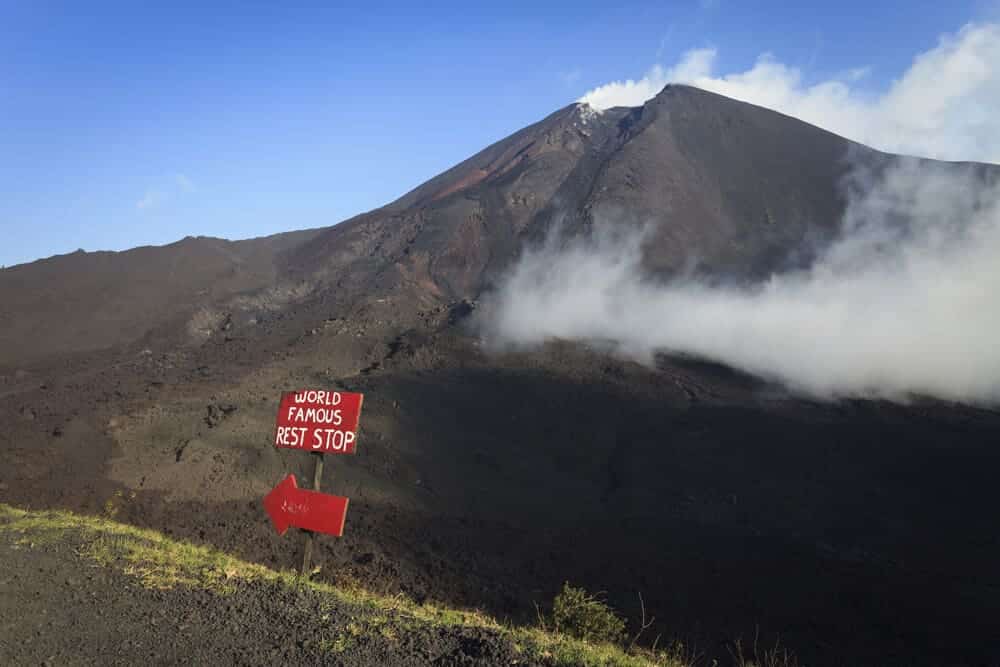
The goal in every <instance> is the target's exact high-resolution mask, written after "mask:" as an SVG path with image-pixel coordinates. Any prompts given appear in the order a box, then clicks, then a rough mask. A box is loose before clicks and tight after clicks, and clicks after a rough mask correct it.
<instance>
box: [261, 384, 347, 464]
mask: <svg viewBox="0 0 1000 667" xmlns="http://www.w3.org/2000/svg"><path fill="white" fill-rule="evenodd" d="M363 400H364V395H363V394H355V393H350V392H345V391H323V390H319V389H317V390H313V389H309V390H301V391H291V392H286V393H284V394H282V395H281V404H280V406H279V407H278V424H277V428H276V430H275V433H274V445H275V446H276V447H284V448H286V449H303V450H306V451H310V452H322V453H324V454H353V453H354V448H355V444H356V442H357V439H358V419H359V418H360V416H361V403H362V401H363Z"/></svg>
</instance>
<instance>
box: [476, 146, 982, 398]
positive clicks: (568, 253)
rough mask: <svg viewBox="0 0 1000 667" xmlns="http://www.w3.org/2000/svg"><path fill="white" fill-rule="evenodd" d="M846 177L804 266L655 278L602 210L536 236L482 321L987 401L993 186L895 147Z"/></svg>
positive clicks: (873, 386) (512, 336) (638, 237)
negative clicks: (898, 153) (736, 280)
mask: <svg viewBox="0 0 1000 667" xmlns="http://www.w3.org/2000/svg"><path fill="white" fill-rule="evenodd" d="M845 187H847V189H848V191H849V204H848V206H847V208H846V211H845V213H844V216H843V220H842V226H841V235H840V237H839V239H838V240H837V241H835V242H834V243H832V244H831V245H830V246H828V247H827V248H826V249H825V250H824V251H823V252H822V254H821V256H820V258H819V259H818V260H817V261H816V262H815V263H813V265H812V266H811V267H810V268H808V269H807V270H803V271H796V272H791V273H784V274H779V275H774V276H772V277H771V278H770V279H769V280H767V281H766V282H764V283H762V284H755V285H751V286H743V287H715V286H710V285H708V284H706V283H704V282H699V281H696V280H691V279H686V280H680V281H673V282H670V283H662V282H657V281H655V280H653V279H651V278H649V277H648V276H647V275H645V274H644V272H643V270H642V245H643V234H642V233H630V234H626V235H624V236H622V235H621V234H620V233H617V232H616V228H617V226H616V225H615V224H614V222H615V221H613V220H595V221H594V227H595V230H596V231H595V232H594V234H593V236H592V237H590V238H588V239H576V240H574V241H572V242H570V243H569V244H568V245H567V244H563V245H560V244H558V243H557V242H556V241H554V240H553V238H554V237H553V238H550V239H549V241H548V242H547V243H545V244H544V245H543V246H541V247H538V248H534V249H528V250H526V251H525V253H524V254H523V255H522V257H521V258H520V260H519V262H518V263H517V264H516V266H515V267H514V268H513V270H512V271H511V272H510V273H509V275H508V277H507V279H506V281H505V282H504V283H503V285H502V287H501V289H500V290H499V291H498V292H497V293H496V294H495V295H494V299H493V301H492V302H491V303H490V304H489V305H488V308H487V309H486V313H487V314H486V315H484V317H485V320H484V322H483V324H484V330H483V331H484V337H485V338H486V340H487V342H488V343H490V344H491V345H493V346H498V347H506V346H531V345H537V344H540V343H542V342H543V341H545V340H547V339H553V338H559V339H577V340H603V341H607V340H611V341H614V342H615V343H616V344H617V345H618V346H619V351H620V352H621V353H622V354H625V355H627V356H629V357H631V358H634V359H637V360H639V361H642V362H646V363H649V362H651V361H652V359H653V356H654V354H655V353H657V352H661V351H663V352H673V353H682V354H689V355H695V356H698V357H703V358H707V359H712V360H716V361H719V362H723V363H726V364H728V365H731V366H733V367H737V368H741V369H744V370H746V371H749V372H751V373H754V374H757V375H760V376H762V377H766V378H769V379H772V380H776V381H779V382H781V383H783V384H785V385H787V386H788V387H789V388H791V389H793V390H795V391H797V392H801V393H805V394H808V395H812V396H816V397H821V398H838V397H867V398H887V399H892V400H901V401H905V400H907V398H909V397H911V396H914V395H930V396H935V397H938V398H941V399H945V400H953V401H962V402H968V403H974V404H995V403H998V402H1000V343H998V341H1000V334H998V332H1000V186H998V184H996V183H986V182H984V181H983V178H982V176H981V175H980V174H979V173H977V171H976V168H975V167H974V166H969V167H967V168H964V169H961V170H958V171H956V170H955V169H954V168H952V169H950V170H949V169H947V168H946V166H945V165H934V164H929V163H926V162H920V161H918V160H914V159H903V160H899V161H897V162H896V163H895V164H894V165H893V166H891V167H890V168H888V169H887V170H886V171H884V172H883V173H880V174H873V173H870V172H868V171H866V170H864V169H861V168H857V169H855V170H854V172H853V174H852V176H851V178H850V179H849V182H848V184H847V185H846V186H845ZM663 224H670V223H669V220H668V221H666V222H665V223H663ZM779 224H780V223H779Z"/></svg>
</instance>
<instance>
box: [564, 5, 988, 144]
mask: <svg viewBox="0 0 1000 667" xmlns="http://www.w3.org/2000/svg"><path fill="white" fill-rule="evenodd" d="M715 59H716V50H715V49H697V50H693V51H689V52H687V53H686V54H685V55H684V56H683V57H682V58H681V60H680V61H679V62H678V63H677V64H676V65H674V66H673V67H662V66H660V65H656V66H654V67H653V68H652V69H650V70H649V72H648V73H647V74H646V76H645V77H643V78H642V79H639V80H637V81H633V80H627V81H616V82H612V83H609V84H606V85H603V86H600V87H598V88H595V89H593V90H591V91H589V92H588V93H586V94H585V95H584V96H583V97H581V98H580V101H581V102H587V103H589V104H590V105H591V106H593V107H595V108H597V109H606V108H609V107H613V106H638V105H641V104H642V103H643V102H645V101H646V100H648V99H649V98H651V97H653V96H654V95H656V94H657V93H658V92H660V90H662V89H663V87H664V86H665V85H666V84H668V83H687V84H690V85H693V86H697V87H699V88H703V89H705V90H709V91H712V92H716V93H719V94H722V95H725V96H727V97H733V98H736V99H739V100H743V101H746V102H751V103H753V104H757V105H760V106H764V107H767V108H770V109H774V110H776V111H780V112H782V113H785V114H788V115H790V116H794V117H795V118H799V119H801V120H804V121H807V122H809V123H812V124H814V125H818V126H819V127H822V128H824V129H827V130H830V131H831V132H835V133H837V134H840V135H842V136H845V137H847V138H849V139H853V140H855V141H859V142H861V143H864V144H868V145H869V146H873V147H875V148H879V149H881V150H885V151H889V152H894V153H905V154H912V155H921V156H925V157H932V158H937V159H945V160H978V161H985V162H997V163H1000V113H997V109H1000V25H998V24H994V23H986V24H969V25H966V26H965V27H963V28H962V29H961V30H959V31H958V32H957V33H954V34H946V35H943V36H941V37H940V39H939V41H938V44H937V45H936V46H935V47H934V48H931V49H930V50H928V51H926V52H924V53H921V54H919V55H917V56H916V57H915V58H914V59H913V62H912V64H911V65H910V67H909V69H907V70H906V72H904V73H903V75H902V76H900V77H899V78H898V79H896V80H895V81H894V82H893V83H892V84H891V85H890V86H889V87H888V88H887V89H886V90H884V91H881V92H879V93H875V94H873V93H871V92H869V91H867V90H866V89H865V88H864V87H863V81H864V79H865V76H866V74H867V72H868V68H865V67H860V68H858V69H854V70H851V71H849V72H845V73H843V74H842V75H840V76H837V77H834V78H831V79H829V80H826V81H822V82H820V83H816V84H812V85H807V84H805V83H804V81H803V76H802V72H801V71H800V70H799V69H798V68H795V67H792V66H789V65H785V64H782V63H780V62H778V61H777V60H775V59H774V58H773V57H771V56H769V55H766V54H765V55H762V56H761V57H760V58H759V59H758V60H757V62H756V64H754V66H753V67H752V68H750V69H749V70H746V71H744V72H734V73H729V74H722V75H719V74H716V73H715V72H714V71H713V70H714V65H715Z"/></svg>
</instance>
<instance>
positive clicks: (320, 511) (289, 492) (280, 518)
mask: <svg viewBox="0 0 1000 667" xmlns="http://www.w3.org/2000/svg"><path fill="white" fill-rule="evenodd" d="M347 503H348V499H347V498H342V497H340V496H331V495H328V494H326V493H320V492H319V491H307V490H305V489H300V488H299V485H298V483H296V481H295V475H289V476H288V477H286V478H285V479H283V480H281V481H280V482H278V485H277V486H276V487H274V488H273V489H271V492H270V493H269V494H267V496H266V497H265V498H264V509H265V510H267V513H268V515H270V517H271V522H272V523H274V529H275V530H277V531H278V535H284V534H285V531H286V530H288V527H289V526H296V527H298V528H304V529H305V530H311V531H313V532H316V533H328V534H330V535H336V536H337V537H340V536H341V535H343V534H344V519H346V518H347Z"/></svg>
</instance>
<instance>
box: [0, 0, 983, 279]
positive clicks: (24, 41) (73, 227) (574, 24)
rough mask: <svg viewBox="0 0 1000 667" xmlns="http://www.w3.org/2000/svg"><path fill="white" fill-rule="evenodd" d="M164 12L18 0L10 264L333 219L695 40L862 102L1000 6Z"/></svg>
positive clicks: (4, 199)
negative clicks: (845, 82) (842, 89)
mask: <svg viewBox="0 0 1000 667" xmlns="http://www.w3.org/2000/svg"><path fill="white" fill-rule="evenodd" d="M145 4H146V3H134V2H128V3H125V2H122V3H99V2H93V3H80V2H73V3H69V2H67V3H55V2H43V1H38V2H2V1H0V183H2V186H0V232H2V239H3V242H2V244H0V264H3V265H11V264H15V263H20V262H24V261H30V260H33V259H36V258H39V257H46V256H49V255H53V254H59V253H64V252H71V251H73V250H75V249H77V248H83V249H85V250H103V249H111V250H121V249H125V248H129V247H133V246H136V245H144V244H162V243H169V242H171V241H174V240H177V239H179V238H181V237H183V236H185V235H195V234H204V235H211V236H222V237H226V238H246V237H252V236H260V235H264V234H269V233H274V232H279V231H285V230H290V229H301V228H305V227H315V226H322V225H329V224H333V223H336V222H339V221H341V220H343V219H345V218H347V217H350V216H351V215H354V214H357V213H359V212H362V211H365V210H369V209H371V208H375V207H377V206H379V205H382V204H384V203H387V202H388V201H390V200H392V199H394V198H396V197H398V196H399V195H401V194H403V193H404V192H406V191H407V190H409V189H411V188H412V187H414V186H416V185H418V184H419V183H421V182H423V181H424V180H426V179H428V178H430V177H432V176H434V175H435V174H436V173H438V172H440V171H442V170H443V169H445V168H447V167H449V166H450V165H452V164H454V163H456V162H458V161H460V160H462V159H464V158H465V157H468V156H469V155H471V154H473V153H475V152H476V151H478V150H479V149H481V148H483V147H484V146H486V145H487V144H489V143H491V142H493V141H496V140H498V139H500V138H502V137H504V136H506V135H507V134H509V133H510V132H513V131H515V130H517V129H519V128H520V127H523V126H524V125H527V124H529V123H531V122H534V121H536V120H538V119H540V118H542V117H543V116H545V115H547V114H549V113H551V112H552V111H554V110H555V109H557V108H559V107H561V106H564V105H566V104H568V103H570V102H572V101H574V100H575V99H577V98H579V97H580V96H582V95H584V94H585V93H586V92H587V91H589V90H591V89H593V88H596V87H598V86H601V85H603V84H606V83H608V82H611V81H616V80H622V79H626V78H639V77H642V76H644V75H645V74H646V72H647V71H649V69H650V67H652V66H653V65H656V64H662V65H664V66H665V67H668V66H671V65H672V64H674V63H677V62H678V61H680V60H681V59H682V58H683V57H684V55H685V54H686V53H688V52H690V51H691V50H692V49H699V48H706V47H708V48H712V49H714V50H715V52H716V56H715V61H714V72H716V73H719V74H723V73H727V72H744V71H747V70H749V69H750V68H752V67H753V66H754V63H755V62H757V59H758V57H759V56H760V55H761V54H762V53H765V52H766V53H770V54H772V57H773V59H774V60H775V61H777V62H780V63H783V64H784V65H787V66H789V67H792V68H796V69H797V71H798V72H799V73H800V74H801V78H802V81H801V82H800V83H801V85H803V86H806V85H810V84H812V83H817V82H823V81H827V80H830V79H836V78H837V77H843V76H844V73H845V72H849V71H851V70H854V69H856V68H859V67H868V68H870V69H869V70H867V72H866V74H865V76H864V77H862V78H860V79H859V80H858V81H854V82H853V83H852V86H853V88H852V95H854V96H855V97H856V98H857V99H864V98H865V97H866V96H869V97H875V96H877V95H879V94H880V91H884V90H885V89H886V87H888V86H890V85H891V84H892V82H893V81H895V80H897V79H898V78H899V77H901V76H902V75H903V74H904V73H905V72H906V71H907V69H908V68H909V67H910V66H911V64H912V62H913V60H914V58H915V57H916V56H917V55H918V54H920V53H923V52H926V51H928V50H929V49H932V48H934V46H935V44H937V43H938V38H939V36H940V35H942V34H944V33H955V32H956V31H958V30H959V29H960V28H962V26H963V25H964V24H966V23H968V22H970V21H977V22H990V21H995V20H996V19H997V11H996V4H995V3H984V2H956V3H941V2H925V3H915V2H889V3H881V4H878V5H877V6H876V3H871V2H854V1H852V0H844V1H841V2H838V3H828V2H826V3H816V4H814V5H812V6H808V5H807V4H806V3H798V2H794V3H793V2H789V3H778V2H755V3H736V2H732V1H727V0H714V1H711V2H709V1H706V0H703V1H701V2H699V1H697V0H695V1H693V2H683V3H631V4H622V5H616V3H608V2H600V3H590V2H585V1H576V2H572V3H540V2H532V3H488V6H483V7H479V6H477V5H478V4H479V3H468V2H462V3H435V4H433V5H431V6H428V7H419V8H418V7H416V6H411V5H409V4H405V5H404V4H400V5H394V4H378V3H372V2H369V3H352V4H351V5H350V6H345V7H338V6H335V5H334V4H333V3H316V4H315V5H313V6H310V5H307V4H293V3H274V2H269V3H238V4H237V3H222V2H217V3H191V4H186V3H183V2H172V3H162V4H161V5H160V6H159V7H157V8H150V7H146V6H145ZM150 4H152V3H150ZM206 5H210V7H206ZM613 5H616V6H613ZM751 5H752V6H751ZM990 81H992V79H991V80H990ZM990 85H992V84H990ZM972 157H976V156H972Z"/></svg>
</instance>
